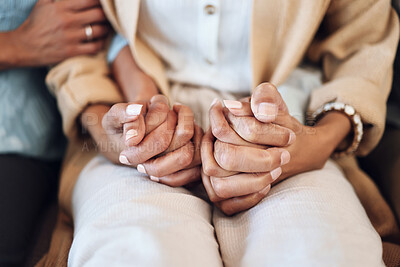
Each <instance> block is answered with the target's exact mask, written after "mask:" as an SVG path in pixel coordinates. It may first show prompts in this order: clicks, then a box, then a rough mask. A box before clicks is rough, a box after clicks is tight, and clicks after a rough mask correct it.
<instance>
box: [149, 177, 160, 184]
mask: <svg viewBox="0 0 400 267" xmlns="http://www.w3.org/2000/svg"><path fill="white" fill-rule="evenodd" d="M150 180H152V181H153V182H156V183H158V182H159V181H160V178H158V177H155V176H150Z"/></svg>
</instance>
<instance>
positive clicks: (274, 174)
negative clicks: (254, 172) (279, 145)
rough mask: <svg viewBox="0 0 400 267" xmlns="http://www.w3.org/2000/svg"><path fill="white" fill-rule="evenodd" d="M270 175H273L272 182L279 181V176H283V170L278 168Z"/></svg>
mask: <svg viewBox="0 0 400 267" xmlns="http://www.w3.org/2000/svg"><path fill="white" fill-rule="evenodd" d="M270 174H271V177H272V180H274V181H275V180H276V179H278V177H279V176H281V174H282V168H281V167H278V168H276V169H274V170H272V171H271V172H270Z"/></svg>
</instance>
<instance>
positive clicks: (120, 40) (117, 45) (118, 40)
mask: <svg viewBox="0 0 400 267" xmlns="http://www.w3.org/2000/svg"><path fill="white" fill-rule="evenodd" d="M126 45H128V41H127V40H126V39H125V38H124V37H123V36H121V35H119V34H116V35H115V36H114V37H113V39H112V40H111V44H110V47H109V49H108V53H107V62H108V64H111V63H113V62H114V60H115V58H116V57H117V56H118V54H119V52H120V51H121V49H122V48H124V47H125V46H126Z"/></svg>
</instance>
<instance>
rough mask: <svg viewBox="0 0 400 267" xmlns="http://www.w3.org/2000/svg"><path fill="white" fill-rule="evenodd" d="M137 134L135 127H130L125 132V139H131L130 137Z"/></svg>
mask: <svg viewBox="0 0 400 267" xmlns="http://www.w3.org/2000/svg"><path fill="white" fill-rule="evenodd" d="M137 135H138V132H137V131H136V130H135V129H130V130H129V131H127V132H126V134H125V139H126V140H129V139H131V138H132V137H135V136H137Z"/></svg>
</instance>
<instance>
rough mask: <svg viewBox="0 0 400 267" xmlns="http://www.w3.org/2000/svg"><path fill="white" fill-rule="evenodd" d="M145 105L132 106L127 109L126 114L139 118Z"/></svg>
mask: <svg viewBox="0 0 400 267" xmlns="http://www.w3.org/2000/svg"><path fill="white" fill-rule="evenodd" d="M142 107H143V105H139V104H130V105H128V106H127V107H126V114H127V115H129V116H137V115H139V114H140V112H141V111H142Z"/></svg>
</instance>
